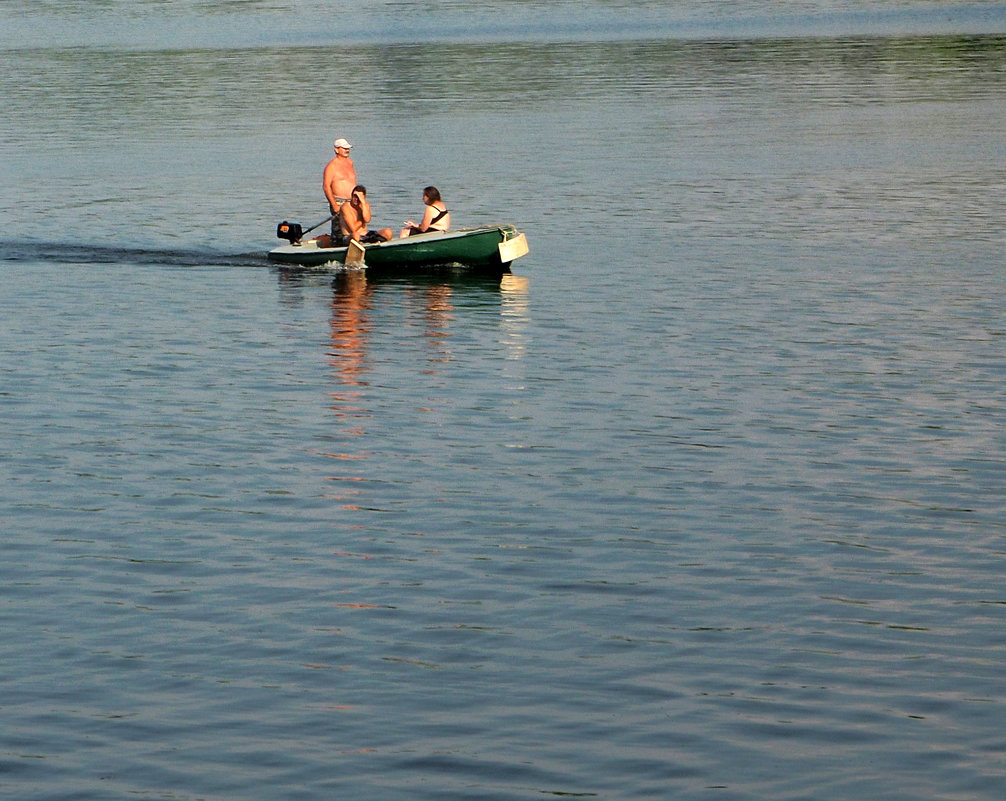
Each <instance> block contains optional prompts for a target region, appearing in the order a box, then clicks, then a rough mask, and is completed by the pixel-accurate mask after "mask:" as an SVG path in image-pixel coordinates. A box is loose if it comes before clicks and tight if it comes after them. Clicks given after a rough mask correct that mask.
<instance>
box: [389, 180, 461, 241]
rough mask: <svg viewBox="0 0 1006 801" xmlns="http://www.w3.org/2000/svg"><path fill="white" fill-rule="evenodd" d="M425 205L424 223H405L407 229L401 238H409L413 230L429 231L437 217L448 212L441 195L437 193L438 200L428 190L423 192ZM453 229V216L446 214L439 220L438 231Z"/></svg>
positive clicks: (402, 232) (410, 221) (400, 234)
mask: <svg viewBox="0 0 1006 801" xmlns="http://www.w3.org/2000/svg"><path fill="white" fill-rule="evenodd" d="M423 205H424V206H426V212H425V214H423V221H422V222H421V223H417V222H414V221H412V220H406V221H405V227H404V228H403V229H402V230H401V232H399V234H398V236H399V238H400V239H401V238H404V237H407V236H408V235H409V234H410V232H412V229H414V228H415V229H418V231H419V232H420V233H421V232H423V231H428V230H429V229H430V224H431V223H432V222H433V218H434V217H436V216H437V215H438V214H439V213H440V212H442V211H446V209H447V206H445V205H444V202H443V201H442V200H441V199H440V193H439V192H438V193H437V197H436V198H431V197H430V192H429V190H427V189H424V190H423ZM450 227H451V215H450V214H449V213H448V214H445V215H444V216H443V217H441V218H440V219H439V220H437V229H440V230H444V231H447V230H449V229H450Z"/></svg>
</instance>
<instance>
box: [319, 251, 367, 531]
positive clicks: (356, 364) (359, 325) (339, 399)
mask: <svg viewBox="0 0 1006 801" xmlns="http://www.w3.org/2000/svg"><path fill="white" fill-rule="evenodd" d="M372 294H373V289H372V288H371V287H370V286H368V284H367V276H366V274H365V273H363V272H362V271H360V272H356V271H354V272H347V273H343V274H341V275H339V276H338V277H337V278H336V280H335V283H334V289H333V293H332V305H331V308H332V316H331V318H330V319H329V328H330V332H331V333H330V342H331V349H330V350H329V351H328V356H329V363H330V364H331V365H332V367H333V369H334V373H333V375H334V376H335V377H336V378H337V379H338V382H339V383H338V387H337V388H336V389H333V390H332V391H331V392H329V393H328V397H329V398H330V400H331V405H330V408H331V410H332V412H333V413H334V415H335V417H336V419H337V420H338V421H339V422H340V429H339V433H340V434H341V435H342V437H343V438H344V443H343V444H344V445H346V446H351V445H352V443H353V442H354V441H356V440H357V439H358V438H359V437H362V436H364V435H365V434H366V433H367V426H366V421H367V420H368V419H369V418H370V416H371V414H370V411H369V410H368V409H367V406H366V387H367V386H368V382H367V381H366V380H365V379H364V375H365V373H366V372H367V371H368V370H369V369H370V363H369V361H368V355H367V354H368V350H369V344H370V331H371V319H370V312H371V301H372V297H371V296H372ZM325 456H327V457H328V458H330V459H334V460H336V461H340V462H355V461H363V460H365V459H366V458H367V453H366V452H365V451H360V450H356V449H354V448H353V447H347V448H346V449H345V450H342V451H338V452H332V453H325ZM327 480H328V481H330V482H334V483H336V485H337V486H338V487H339V489H338V490H337V491H334V492H332V493H330V494H329V495H328V497H330V498H332V499H333V500H336V501H339V502H340V503H341V504H342V508H343V509H347V510H353V511H356V510H359V509H361V508H362V507H360V506H359V505H357V504H354V503H352V502H351V501H352V500H353V499H354V498H356V497H357V496H359V494H360V489H358V488H357V487H354V486H353V485H354V484H359V483H361V482H363V481H365V480H366V479H365V477H364V476H361V475H356V474H353V473H350V474H337V475H330V476H328V477H327Z"/></svg>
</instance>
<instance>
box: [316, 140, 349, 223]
mask: <svg viewBox="0 0 1006 801" xmlns="http://www.w3.org/2000/svg"><path fill="white" fill-rule="evenodd" d="M352 149H353V146H352V145H351V144H349V142H347V141H346V140H345V139H342V138H341V137H340V138H339V139H336V140H335V158H333V159H332V160H331V161H330V162H328V164H326V165H325V172H324V174H323V175H322V178H321V187H322V189H323V190H324V192H325V197H326V198H327V199H328V209H329V211H331V212H332V239H336V238H337V237H338V234H339V208H340V206H342V204H343V203H345V202H346V201H347V200H349V198H350V195H352V193H353V187H354V186H355V185H356V167H354V166H353V160H352V159H351V158H350V157H349V151H350V150H352Z"/></svg>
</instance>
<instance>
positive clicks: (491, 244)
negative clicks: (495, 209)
mask: <svg viewBox="0 0 1006 801" xmlns="http://www.w3.org/2000/svg"><path fill="white" fill-rule="evenodd" d="M348 251H349V248H345V247H342V248H322V247H318V243H317V240H309V241H307V242H303V243H301V244H295V245H283V246H282V247H278V248H275V249H274V250H271V251H269V259H270V261H273V262H276V263H277V264H280V265H285V266H287V267H301V268H330V269H331V268H341V267H345V265H346V255H347V252H348ZM525 253H527V243H526V240H525V238H524V235H523V234H521V233H519V232H518V231H517V229H516V228H514V227H513V226H512V225H494V226H486V227H482V228H469V229H462V230H458V231H447V232H443V231H429V232H427V233H425V234H414V235H413V236H410V237H406V238H404V239H392V240H391V241H390V242H378V243H376V244H373V245H365V246H364V257H363V264H362V265H360V266H363V267H365V268H366V269H367V270H368V271H370V270H409V269H421V268H426V267H435V266H445V265H461V266H463V267H467V268H471V269H477V270H498V271H500V272H503V271H505V270H506V269H508V268H509V266H510V263H511V262H512V261H513V260H514V259H515V258H519V257H520V256H522V255H524V254H525Z"/></svg>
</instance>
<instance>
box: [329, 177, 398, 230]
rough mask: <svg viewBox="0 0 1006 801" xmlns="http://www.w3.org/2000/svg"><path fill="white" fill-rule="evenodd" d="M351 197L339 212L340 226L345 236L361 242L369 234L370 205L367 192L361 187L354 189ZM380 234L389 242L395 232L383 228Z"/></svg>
mask: <svg viewBox="0 0 1006 801" xmlns="http://www.w3.org/2000/svg"><path fill="white" fill-rule="evenodd" d="M350 195H351V196H350V200H349V202H348V203H343V204H342V208H341V209H340V211H339V225H340V227H341V229H342V233H343V235H344V236H348V237H349V238H350V239H355V240H357V241H360V240H362V239H363V236H364V234H366V233H367V223H369V222H370V216H371V214H370V203H369V202H368V201H367V193H366V190H365V189H363V187H361V186H356V187H354V188H353V189H352V190H351V193H350ZM378 233H379V234H380V235H381V236H382V237H383V238H384V239H386V240H387V239H391V237H392V236H393V233H394V232H393V231H392V230H391V229H390V228H382V229H381V230H380V231H378Z"/></svg>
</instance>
